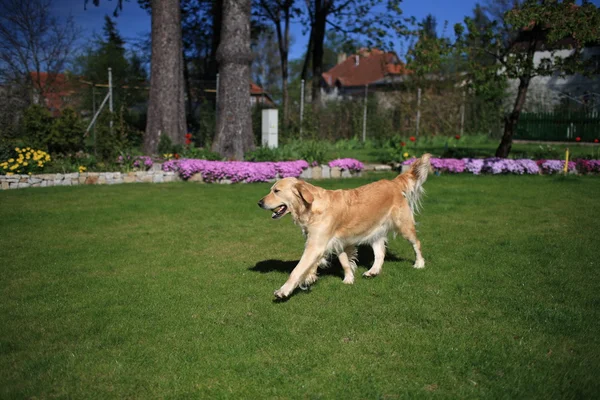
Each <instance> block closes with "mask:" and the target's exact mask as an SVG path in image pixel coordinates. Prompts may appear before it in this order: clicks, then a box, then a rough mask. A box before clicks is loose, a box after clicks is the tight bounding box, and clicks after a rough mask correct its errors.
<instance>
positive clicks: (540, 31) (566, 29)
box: [456, 0, 600, 157]
mask: <svg viewBox="0 0 600 400" xmlns="http://www.w3.org/2000/svg"><path fill="white" fill-rule="evenodd" d="M465 25H466V26H467V29H468V32H467V33H466V34H464V28H463V27H462V26H457V27H456V29H457V32H458V33H459V34H460V36H461V40H460V41H459V43H461V45H463V46H465V47H464V48H465V52H467V53H469V54H471V55H472V59H477V57H478V56H481V55H487V56H492V57H494V59H495V61H496V64H494V65H493V67H492V68H493V71H494V73H496V74H500V75H502V76H505V77H506V78H509V79H517V80H518V82H519V85H518V89H517V95H516V97H515V101H514V104H513V107H512V111H511V112H510V114H509V115H508V116H507V117H506V118H505V121H504V133H503V135H502V139H501V141H500V144H499V146H498V148H497V150H496V156H497V157H507V156H508V155H509V153H510V150H511V147H512V141H513V135H514V133H515V131H516V128H517V124H518V121H519V117H520V115H521V110H522V109H523V105H524V104H525V100H526V97H527V90H528V88H529V84H530V82H531V80H532V78H534V77H536V76H550V75H554V74H556V73H558V74H561V75H565V74H571V73H575V72H578V71H579V72H584V71H585V69H586V65H585V61H584V60H583V59H582V57H581V55H582V50H583V47H584V46H585V45H586V44H588V43H593V42H597V41H598V40H600V30H599V29H598V27H599V26H600V12H599V10H598V8H597V7H596V6H594V5H593V4H590V3H584V4H583V5H582V6H577V5H576V4H575V2H574V1H572V0H571V1H569V0H565V1H559V0H545V1H544V0H525V1H523V2H522V3H517V2H516V3H515V4H514V6H513V8H511V9H510V10H508V11H507V12H505V13H504V14H503V17H502V20H501V21H494V22H493V23H492V24H490V26H489V27H488V28H487V29H484V30H482V29H481V27H477V26H476V25H475V22H474V20H473V19H472V18H465ZM565 48H570V49H571V52H570V54H569V55H568V56H566V57H564V56H561V55H560V54H558V53H557V52H558V51H559V50H564V49H565ZM539 50H544V51H548V52H549V54H550V55H549V57H545V58H543V59H541V60H539V61H536V60H535V59H534V56H535V53H536V51H539ZM471 66H472V67H473V68H474V69H475V70H478V67H477V65H471ZM482 68H486V69H488V70H489V68H490V67H489V66H487V65H483V66H482Z"/></svg>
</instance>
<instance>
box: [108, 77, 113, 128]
mask: <svg viewBox="0 0 600 400" xmlns="http://www.w3.org/2000/svg"><path fill="white" fill-rule="evenodd" d="M108 95H109V100H110V101H109V103H108V109H109V111H110V133H111V135H112V131H113V88H112V68H108Z"/></svg>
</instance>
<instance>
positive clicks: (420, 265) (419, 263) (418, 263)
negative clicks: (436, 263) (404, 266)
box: [413, 258, 425, 269]
mask: <svg viewBox="0 0 600 400" xmlns="http://www.w3.org/2000/svg"><path fill="white" fill-rule="evenodd" d="M413 267H414V268H416V269H422V268H425V260H424V259H422V258H421V259H420V260H417V261H415V265H413Z"/></svg>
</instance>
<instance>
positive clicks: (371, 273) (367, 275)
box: [363, 270, 379, 278]
mask: <svg viewBox="0 0 600 400" xmlns="http://www.w3.org/2000/svg"><path fill="white" fill-rule="evenodd" d="M377 275H379V271H371V270H368V271H367V272H365V273H364V274H363V276H364V277H365V278H375V277H376V276H377Z"/></svg>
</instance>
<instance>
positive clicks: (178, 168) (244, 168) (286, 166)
mask: <svg viewBox="0 0 600 400" xmlns="http://www.w3.org/2000/svg"><path fill="white" fill-rule="evenodd" d="M162 168H163V170H164V171H174V172H178V173H179V174H180V175H181V177H182V178H183V179H189V178H190V177H191V176H192V175H194V174H197V173H201V174H202V178H203V179H204V180H205V181H206V182H216V181H220V180H222V179H229V180H230V181H232V182H246V183H250V182H267V181H269V180H271V179H276V178H277V177H278V176H279V177H281V178H285V177H290V176H293V177H298V176H300V174H301V173H302V170H304V169H306V168H308V163H307V162H306V161H304V160H298V161H281V162H248V161H208V160H197V159H189V158H184V159H179V160H169V161H167V162H165V163H164V164H163V166H162Z"/></svg>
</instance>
